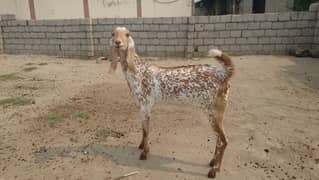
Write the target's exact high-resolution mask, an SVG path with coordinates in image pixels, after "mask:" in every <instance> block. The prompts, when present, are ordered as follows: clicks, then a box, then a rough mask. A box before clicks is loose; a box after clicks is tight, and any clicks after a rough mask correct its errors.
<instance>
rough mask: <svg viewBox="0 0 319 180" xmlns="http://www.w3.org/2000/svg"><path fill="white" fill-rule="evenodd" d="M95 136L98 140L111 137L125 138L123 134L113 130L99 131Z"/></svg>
mask: <svg viewBox="0 0 319 180" xmlns="http://www.w3.org/2000/svg"><path fill="white" fill-rule="evenodd" d="M95 136H96V137H98V138H107V137H109V136H111V137H115V138H120V137H122V136H124V134H123V133H121V132H116V131H113V130H111V129H99V130H98V131H96V133H95Z"/></svg>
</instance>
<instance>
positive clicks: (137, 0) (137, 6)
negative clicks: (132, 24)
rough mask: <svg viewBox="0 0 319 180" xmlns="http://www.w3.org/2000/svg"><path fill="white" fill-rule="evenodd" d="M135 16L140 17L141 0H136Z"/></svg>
mask: <svg viewBox="0 0 319 180" xmlns="http://www.w3.org/2000/svg"><path fill="white" fill-rule="evenodd" d="M136 8H137V17H142V0H136Z"/></svg>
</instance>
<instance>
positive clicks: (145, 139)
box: [139, 113, 150, 160]
mask: <svg viewBox="0 0 319 180" xmlns="http://www.w3.org/2000/svg"><path fill="white" fill-rule="evenodd" d="M141 114H142V118H143V122H142V128H143V138H142V141H141V144H140V145H139V148H140V149H143V151H142V153H141V155H140V160H146V159H147V154H148V153H149V151H150V148H149V146H148V136H149V127H150V116H149V114H148V113H141Z"/></svg>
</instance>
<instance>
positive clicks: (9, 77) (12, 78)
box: [0, 73, 23, 81]
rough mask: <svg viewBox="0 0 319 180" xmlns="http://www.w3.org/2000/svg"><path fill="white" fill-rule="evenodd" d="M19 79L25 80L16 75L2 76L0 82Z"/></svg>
mask: <svg viewBox="0 0 319 180" xmlns="http://www.w3.org/2000/svg"><path fill="white" fill-rule="evenodd" d="M18 79H23V78H22V77H20V76H18V75H17V74H16V73H11V74H3V75H0V81H10V80H18Z"/></svg>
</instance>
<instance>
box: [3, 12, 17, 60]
mask: <svg viewBox="0 0 319 180" xmlns="http://www.w3.org/2000/svg"><path fill="white" fill-rule="evenodd" d="M14 20H16V16H15V15H14V14H3V15H0V54H1V53H3V52H4V51H5V46H4V41H3V35H2V33H3V27H4V26H6V25H7V24H8V21H14Z"/></svg>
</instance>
